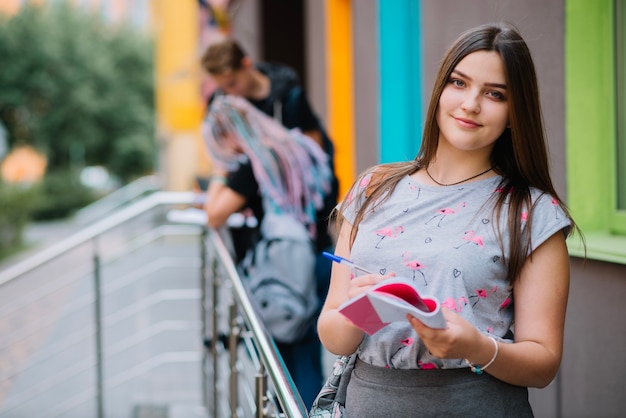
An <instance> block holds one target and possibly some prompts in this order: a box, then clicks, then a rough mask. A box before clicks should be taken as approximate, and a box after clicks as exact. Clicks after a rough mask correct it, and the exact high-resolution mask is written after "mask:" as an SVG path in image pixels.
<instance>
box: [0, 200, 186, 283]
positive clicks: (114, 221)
mask: <svg viewBox="0 0 626 418" xmlns="http://www.w3.org/2000/svg"><path fill="white" fill-rule="evenodd" d="M197 198H198V196H197V194H196V193H193V192H157V193H153V194H152V195H150V196H148V197H146V198H144V199H142V200H140V201H139V202H137V203H134V204H132V205H130V206H128V207H126V208H123V209H121V210H119V211H118V212H116V213H113V214H112V215H110V216H107V217H105V218H104V219H102V220H100V221H99V222H96V223H94V224H93V225H91V226H87V227H85V228H84V229H82V230H80V231H79V232H77V233H75V234H74V235H71V236H69V237H68V238H66V239H64V240H62V241H61V242H59V243H57V244H54V245H52V246H50V247H48V248H45V249H43V250H42V251H41V252H39V253H37V254H35V255H33V256H32V257H29V258H27V259H26V260H23V261H21V262H18V263H17V264H15V265H13V266H10V267H9V268H7V269H6V270H4V271H1V272H0V286H3V285H5V284H6V283H9V282H10V281H12V280H14V279H15V278H17V277H19V276H21V275H23V274H25V273H28V272H29V271H31V270H34V269H36V268H37V267H40V266H42V265H44V264H46V263H48V262H50V261H52V260H54V259H55V258H56V257H59V256H61V255H63V254H65V253H67V252H69V251H71V250H73V249H74V248H77V247H78V246H80V245H82V244H84V243H86V242H89V241H91V240H93V239H94V238H96V237H97V236H99V235H101V234H103V233H104V232H106V231H109V230H111V229H112V228H115V227H117V226H119V225H121V224H123V223H124V222H127V221H129V220H130V219H133V218H135V217H137V216H139V215H141V214H143V213H145V212H146V211H148V210H150V209H154V208H155V207H157V206H160V205H183V204H192V203H195V202H196V200H197Z"/></svg>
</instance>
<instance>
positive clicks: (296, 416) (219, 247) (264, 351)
mask: <svg viewBox="0 0 626 418" xmlns="http://www.w3.org/2000/svg"><path fill="white" fill-rule="evenodd" d="M209 239H210V240H211V242H212V244H213V249H214V250H215V252H216V254H217V259H218V260H219V261H220V263H221V265H222V268H223V270H224V273H225V274H226V276H227V277H228V279H229V280H230V282H231V285H232V289H233V294H234V297H235V299H236V300H237V302H238V304H239V308H240V313H241V315H242V316H243V319H244V321H245V322H246V324H247V326H248V328H249V330H250V332H251V333H252V335H253V336H254V340H255V341H256V343H257V346H258V349H259V353H260V356H261V358H262V360H263V361H262V363H263V364H264V365H265V368H264V370H267V371H268V373H269V374H270V378H271V380H272V382H273V383H274V388H275V390H276V395H277V397H278V399H279V402H280V404H281V407H282V408H283V410H284V412H285V413H286V416H287V417H290V418H300V417H306V416H307V409H306V406H305V405H304V401H303V400H302V398H301V397H300V393H299V392H298V390H297V389H296V388H295V385H294V383H293V380H292V379H291V378H289V377H288V376H287V374H286V373H285V369H284V368H283V366H282V364H281V362H280V360H279V358H280V357H279V353H278V348H277V347H276V345H275V344H274V340H273V339H272V338H271V337H270V334H269V332H268V331H267V328H266V327H265V325H264V324H263V323H262V322H261V321H260V320H259V317H258V316H257V314H256V310H255V308H254V306H253V305H252V303H251V301H250V298H249V296H248V292H247V291H246V288H245V287H244V285H243V282H242V281H241V278H240V276H239V273H238V272H237V269H236V267H235V265H234V263H233V261H232V257H231V255H230V253H229V252H228V249H227V248H226V245H225V244H224V241H223V240H222V238H221V237H220V235H219V233H218V232H217V231H215V230H210V233H209ZM210 258H211V254H209V259H210ZM214 331H215V330H214ZM214 335H215V334H214ZM234 349H235V347H234V346H233V345H231V350H234ZM257 408H258V409H259V410H260V409H262V405H257ZM261 413H262V411H257V416H264V415H262V414H261Z"/></svg>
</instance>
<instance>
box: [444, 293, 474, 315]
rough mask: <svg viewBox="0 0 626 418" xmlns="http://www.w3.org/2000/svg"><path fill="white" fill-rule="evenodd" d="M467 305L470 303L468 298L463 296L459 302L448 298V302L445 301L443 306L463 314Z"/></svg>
mask: <svg viewBox="0 0 626 418" xmlns="http://www.w3.org/2000/svg"><path fill="white" fill-rule="evenodd" d="M467 303H468V302H467V298H466V297H465V296H461V297H460V298H458V299H457V300H454V298H447V299H446V300H444V301H443V303H442V304H441V305H442V306H445V307H446V308H448V309H450V310H451V311H454V312H461V311H462V310H463V308H464V307H465V306H467Z"/></svg>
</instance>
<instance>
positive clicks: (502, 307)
mask: <svg viewBox="0 0 626 418" xmlns="http://www.w3.org/2000/svg"><path fill="white" fill-rule="evenodd" d="M510 304H511V296H507V297H506V299H504V302H502V303H501V304H500V307H499V308H498V310H500V311H503V310H505V309H506V308H508V307H509V305H510Z"/></svg>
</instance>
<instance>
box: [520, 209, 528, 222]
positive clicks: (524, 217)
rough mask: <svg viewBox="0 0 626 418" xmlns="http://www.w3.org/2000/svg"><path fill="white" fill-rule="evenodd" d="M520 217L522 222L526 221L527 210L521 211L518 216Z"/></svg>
mask: <svg viewBox="0 0 626 418" xmlns="http://www.w3.org/2000/svg"><path fill="white" fill-rule="evenodd" d="M520 218H521V219H522V222H526V221H528V212H526V211H524V212H522V215H521V216H520Z"/></svg>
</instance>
